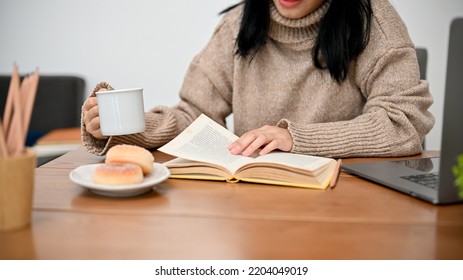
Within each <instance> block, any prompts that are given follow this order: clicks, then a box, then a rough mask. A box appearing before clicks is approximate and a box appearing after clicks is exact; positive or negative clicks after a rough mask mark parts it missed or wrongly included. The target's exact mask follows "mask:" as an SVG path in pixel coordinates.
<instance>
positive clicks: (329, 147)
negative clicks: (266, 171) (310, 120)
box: [278, 47, 434, 157]
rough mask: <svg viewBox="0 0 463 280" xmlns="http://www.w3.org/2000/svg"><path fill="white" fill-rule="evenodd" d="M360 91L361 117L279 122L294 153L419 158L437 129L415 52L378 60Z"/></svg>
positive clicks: (395, 51) (407, 50)
mask: <svg viewBox="0 0 463 280" xmlns="http://www.w3.org/2000/svg"><path fill="white" fill-rule="evenodd" d="M372 65H374V66H373V67H372V68H371V69H370V70H369V73H368V75H366V76H365V78H364V79H363V81H362V82H361V83H360V85H359V87H360V90H361V91H362V93H363V94H364V96H365V97H366V103H365V106H364V108H363V112H362V114H361V115H359V116H358V117H356V118H354V119H351V120H347V121H339V122H330V123H315V124H308V125H303V124H296V123H291V122H289V121H288V120H285V119H284V120H281V121H280V122H279V123H278V126H280V127H285V128H287V129H288V130H289V132H290V133H291V135H292V137H293V147H292V152H295V153H304V154H313V155H320V156H329V157H387V156H406V155H413V154H417V153H420V152H421V151H422V141H423V138H424V136H425V135H426V134H427V133H428V132H429V131H430V130H431V128H432V126H433V125H434V117H433V116H432V114H431V113H430V112H429V111H428V108H429V107H430V106H431V104H432V101H433V100H432V96H431V94H430V93H429V88H428V83H427V82H426V81H420V79H419V71H418V66H417V61H416V53H415V50H414V48H413V47H403V48H396V49H393V50H390V51H388V52H387V53H385V54H384V55H383V56H382V57H380V58H379V59H378V60H376V61H373V63H372Z"/></svg>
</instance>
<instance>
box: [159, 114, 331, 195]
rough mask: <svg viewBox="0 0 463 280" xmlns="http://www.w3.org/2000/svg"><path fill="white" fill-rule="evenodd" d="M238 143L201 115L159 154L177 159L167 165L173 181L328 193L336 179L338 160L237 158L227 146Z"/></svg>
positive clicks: (275, 156) (287, 156)
mask: <svg viewBox="0 0 463 280" xmlns="http://www.w3.org/2000/svg"><path fill="white" fill-rule="evenodd" d="M236 139H238V136H236V135H234V134H233V133H232V132H230V131H229V130H227V129H226V128H225V127H223V126H221V125H219V124H218V123H216V122H214V121H213V120H212V119H210V118H208V117H207V116H206V115H201V116H200V117H199V118H198V119H196V120H195V121H194V122H193V123H192V124H191V125H190V126H189V127H187V128H186V129H185V130H184V131H183V132H182V133H181V134H179V135H178V136H177V137H176V138H175V139H173V140H172V141H170V142H169V143H167V144H165V145H164V146H162V147H161V148H159V149H158V150H159V151H161V152H163V153H166V154H170V155H173V156H176V157H177V158H175V159H173V160H170V161H168V162H165V163H164V165H166V166H167V167H168V168H169V170H170V172H171V176H170V177H171V178H183V179H200V180H220V181H227V182H238V181H246V182H253V183H262V184H275V185H283V186H293V187H304V188H316V189H325V188H326V187H327V186H328V185H329V183H330V181H331V179H332V178H333V177H334V173H335V170H336V166H337V163H336V161H335V160H334V159H330V158H324V157H314V156H307V155H300V154H293V153H287V152H271V153H269V154H267V155H264V156H259V155H258V154H257V153H255V154H254V155H252V156H249V157H246V156H242V155H233V154H231V153H230V151H229V150H228V149H227V146H228V145H229V144H231V143H232V142H234V141H235V140H236Z"/></svg>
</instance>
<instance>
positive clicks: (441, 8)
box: [0, 0, 463, 149]
mask: <svg viewBox="0 0 463 280" xmlns="http://www.w3.org/2000/svg"><path fill="white" fill-rule="evenodd" d="M392 1H393V3H394V5H395V7H396V8H397V10H398V11H399V13H400V14H401V15H402V17H403V19H404V21H405V23H406V24H407V26H408V28H409V32H410V35H411V37H412V39H413V40H414V42H415V44H416V45H417V46H420V47H425V48H427V49H428V56H429V60H428V71H427V75H428V80H429V81H430V87H431V93H432V94H433V95H434V98H435V104H434V105H433V106H432V108H431V111H432V112H433V113H434V114H435V116H436V118H437V122H436V126H435V128H434V129H433V130H432V131H431V133H430V134H429V136H428V137H427V148H428V149H439V148H440V132H441V127H442V124H441V122H442V107H443V92H444V88H445V71H446V56H447V47H448V30H449V24H450V20H451V18H453V17H456V16H463V1H461V0H392ZM235 2H236V1H235V0H176V1H156V0H131V1H122V0H80V1H71V0H39V1H36V0H14V1H13V0H10V1H7V0H0V38H1V40H0V74H10V73H11V69H12V65H13V63H14V62H16V63H17V64H18V66H19V68H20V71H21V73H26V72H29V71H32V70H34V69H35V68H36V67H39V70H40V73H41V74H43V75H45V74H75V75H79V76H82V77H83V78H85V79H86V81H87V92H90V91H91V89H92V88H93V86H94V85H95V84H96V83H97V82H99V81H109V82H111V83H112V84H113V86H114V87H116V88H129V87H143V88H144V89H145V109H149V108H151V107H152V106H154V105H155V104H166V105H173V104H175V103H176V102H177V101H178V90H179V88H180V86H181V83H182V80H183V75H184V74H185V71H186V69H187V67H188V65H189V63H190V61H191V59H192V58H193V56H194V55H195V54H196V53H197V52H198V51H199V50H200V49H201V48H202V47H203V46H204V44H205V43H206V42H207V40H208V39H209V37H210V35H211V33H212V31H213V30H214V27H215V25H216V24H217V23H218V21H219V16H218V13H219V12H220V11H221V10H222V9H224V8H226V7H227V6H229V5H230V4H233V3H235Z"/></svg>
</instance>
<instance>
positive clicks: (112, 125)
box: [96, 88, 145, 136]
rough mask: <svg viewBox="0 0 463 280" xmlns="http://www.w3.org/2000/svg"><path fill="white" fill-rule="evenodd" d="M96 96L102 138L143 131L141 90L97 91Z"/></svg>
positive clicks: (143, 109)
mask: <svg viewBox="0 0 463 280" xmlns="http://www.w3.org/2000/svg"><path fill="white" fill-rule="evenodd" d="M96 96H97V98H98V111H99V115H100V127H101V133H102V134H103V135H104V136H115V135H125V134H133V133H139V132H143V131H145V108H144V104H143V89H142V88H133V89H119V90H109V91H99V92H97V93H96Z"/></svg>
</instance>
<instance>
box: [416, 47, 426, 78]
mask: <svg viewBox="0 0 463 280" xmlns="http://www.w3.org/2000/svg"><path fill="white" fill-rule="evenodd" d="M415 50H416V57H417V58H418V65H419V66H420V79H421V80H426V68H427V65H428V51H427V50H426V49H424V48H416V49H415Z"/></svg>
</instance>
